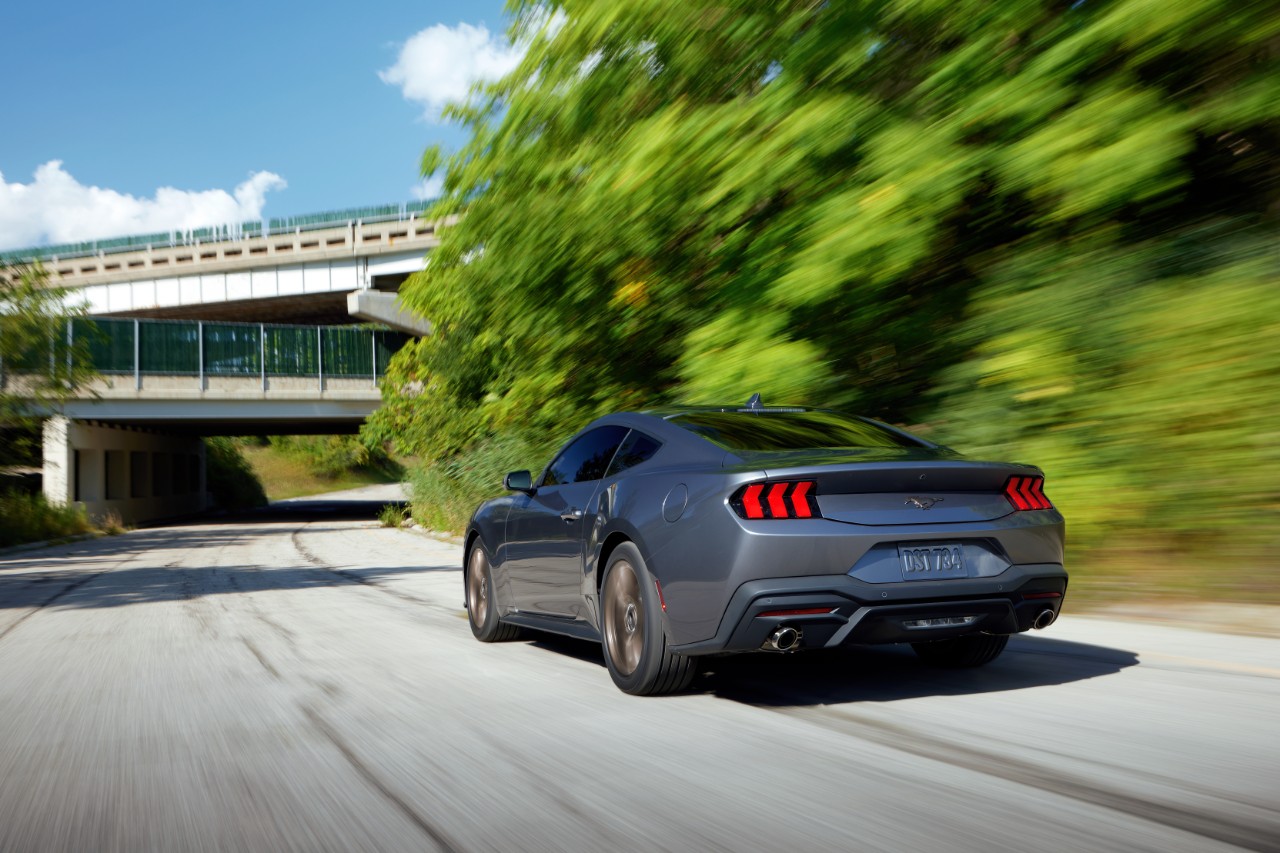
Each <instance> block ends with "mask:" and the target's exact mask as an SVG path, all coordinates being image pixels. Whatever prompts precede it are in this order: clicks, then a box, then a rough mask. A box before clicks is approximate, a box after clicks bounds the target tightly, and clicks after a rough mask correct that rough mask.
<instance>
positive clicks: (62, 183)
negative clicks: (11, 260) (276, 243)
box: [0, 160, 285, 249]
mask: <svg viewBox="0 0 1280 853" xmlns="http://www.w3.org/2000/svg"><path fill="white" fill-rule="evenodd" d="M284 187H285V181H284V178H281V177H280V176H279V175H276V174H273V173H272V172H255V173H253V174H252V175H250V176H249V179H248V180H246V181H245V182H244V183H242V184H240V185H239V186H237V187H236V188H235V189H234V190H233V191H232V192H230V193H228V192H227V191H226V190H199V191H193V190H179V189H174V188H173V187H160V188H159V189H158V190H156V194H155V196H154V197H153V198H138V197H137V196H133V195H128V194H127V193H121V192H116V191H115V190H110V189H104V188H102V187H86V186H85V185H84V184H82V183H80V182H79V181H77V180H76V179H75V178H73V177H72V176H71V174H70V173H69V172H67V171H66V170H65V169H63V168H62V161H61V160H50V161H49V162H48V163H45V164H44V165H43V166H40V167H39V168H37V169H36V171H35V175H34V176H33V179H32V181H31V183H29V184H19V183H12V184H11V183H8V182H6V181H5V179H4V175H3V174H0V248H9V249H12V248H23V247H27V246H38V245H43V244H49V243H75V242H79V241H81V240H96V239H100V238H104V237H122V236H126V235H130V234H147V233H151V232H158V231H186V230H189V229H192V228H201V227H204V226H208V225H225V224H231V223H238V222H244V221H246V220H251V219H260V218H261V217H262V208H263V205H264V204H265V203H266V197H267V193H268V192H270V191H271V190H278V189H283V188H284Z"/></svg>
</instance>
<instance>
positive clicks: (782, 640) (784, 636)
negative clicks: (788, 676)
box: [764, 627, 800, 652]
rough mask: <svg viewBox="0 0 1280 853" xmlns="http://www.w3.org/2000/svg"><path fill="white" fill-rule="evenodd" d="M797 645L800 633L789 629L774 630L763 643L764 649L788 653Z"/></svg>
mask: <svg viewBox="0 0 1280 853" xmlns="http://www.w3.org/2000/svg"><path fill="white" fill-rule="evenodd" d="M798 645H800V632H799V631H798V630H796V629H795V628H791V627H783V628H776V629H774V632H773V633H772V634H770V635H769V639H767V640H765V641H764V647H765V648H766V649H772V650H773V651H775V652H789V651H791V650H792V649H794V648H795V647H796V646H798Z"/></svg>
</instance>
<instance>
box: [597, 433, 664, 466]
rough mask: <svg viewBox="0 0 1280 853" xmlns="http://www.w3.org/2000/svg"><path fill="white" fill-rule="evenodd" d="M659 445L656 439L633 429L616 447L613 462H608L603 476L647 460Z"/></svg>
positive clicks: (656, 450)
mask: <svg viewBox="0 0 1280 853" xmlns="http://www.w3.org/2000/svg"><path fill="white" fill-rule="evenodd" d="M661 446H662V445H661V444H659V443H658V441H657V439H653V438H650V437H649V436H647V435H645V434H644V433H642V432H640V430H637V429H633V430H632V431H631V432H630V433H629V434H628V435H627V438H626V441H624V442H622V446H621V447H619V448H618V452H617V453H615V454H614V456H613V462H611V463H610V464H609V470H608V472H607V473H606V474H605V476H606V477H612V476H613V475H614V474H620V473H622V472H623V471H625V470H627V469H628V468H632V467H634V466H636V465H639V464H640V463H641V462H646V461H648V460H649V458H650V457H651V456H653V454H655V453H657V452H658V448H659V447H661Z"/></svg>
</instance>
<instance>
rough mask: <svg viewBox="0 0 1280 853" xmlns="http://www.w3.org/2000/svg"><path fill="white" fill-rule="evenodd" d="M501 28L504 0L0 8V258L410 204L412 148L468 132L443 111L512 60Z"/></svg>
mask: <svg viewBox="0 0 1280 853" xmlns="http://www.w3.org/2000/svg"><path fill="white" fill-rule="evenodd" d="M506 23H507V19H506V17H505V15H504V13H503V4H502V3H501V2H500V0H453V2H448V0H434V2H433V0H415V2H412V3H410V2H379V3H373V4H368V5H364V4H360V3H325V2H317V3H309V4H306V5H294V4H271V3H252V4H251V3H244V2H238V0H231V2H221V3H216V4H214V3H204V4H191V3H181V2H168V3H128V2H125V3H121V4H110V3H100V2H93V3H79V2H72V3H60V4H57V5H56V6H44V5H43V4H36V3H18V2H15V3H6V4H4V6H3V11H0V32H2V33H4V35H5V62H4V72H3V73H4V77H5V79H4V84H3V86H2V87H0V91H3V92H4V96H3V99H2V100H0V103H3V108H4V116H5V124H6V127H7V130H6V132H5V133H3V134H0V176H2V178H0V248H13V247H17V246H27V245H39V244H42V243H50V242H63V241H70V240H82V239H91V238H93V237H103V236H111V235H113V234H125V233H138V232H139V231H143V232H145V231H158V230H167V229H168V228H176V227H184V226H185V227H195V224H216V223H215V222H203V223H194V220H198V219H201V218H206V219H207V218H212V219H214V220H217V221H223V220H224V219H226V218H227V217H235V216H242V215H243V214H249V215H248V216H244V217H243V218H256V217H258V216H265V217H271V216H290V215H294V214H301V213H312V212H319V211H323V210H332V209H337V208H344V207H356V206H363V205H371V204H385V203H389V202H399V201H408V200H411V199H412V198H413V197H414V196H413V194H414V191H415V188H418V191H419V192H421V191H422V190H421V188H420V185H419V180H418V174H417V171H418V161H419V159H420V157H421V154H422V150H423V148H424V147H426V146H427V145H429V144H432V143H435V142H440V143H443V144H444V145H445V146H446V147H447V148H456V147H457V146H458V145H460V144H461V142H462V139H463V137H462V134H461V132H460V130H459V129H457V128H456V127H452V126H448V125H443V124H440V123H439V122H438V121H434V120H433V117H434V115H435V114H436V109H437V108H438V107H437V105H438V103H439V101H440V99H441V98H444V97H448V96H450V95H451V94H452V93H456V92H459V91H461V89H460V87H463V86H465V83H466V81H467V80H471V79H475V78H477V77H485V76H490V77H491V76H493V75H495V74H497V73H499V72H500V71H501V70H502V69H504V68H506V67H509V65H510V63H511V62H512V61H514V54H513V53H512V52H511V51H510V49H509V47H508V46H507V45H506V43H505V29H506ZM482 28H483V29H482ZM54 162H60V163H61V165H60V166H54V165H50V164H51V163H54ZM38 170H39V171H38ZM162 188H169V189H168V190H166V189H162ZM175 220H182V221H175ZM162 222H172V224H167V225H161V224H160V223H162ZM153 226H156V227H153Z"/></svg>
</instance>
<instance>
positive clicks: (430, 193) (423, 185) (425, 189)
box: [409, 174, 444, 201]
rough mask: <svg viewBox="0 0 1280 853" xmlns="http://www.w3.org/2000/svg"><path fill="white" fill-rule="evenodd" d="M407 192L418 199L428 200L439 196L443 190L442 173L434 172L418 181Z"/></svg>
mask: <svg viewBox="0 0 1280 853" xmlns="http://www.w3.org/2000/svg"><path fill="white" fill-rule="evenodd" d="M409 192H410V193H412V194H413V197H414V198H416V199H417V200H418V201H430V200H431V199H435V198H439V197H440V194H441V193H443V192H444V175H440V174H436V175H432V176H431V177H429V178H425V179H423V180H422V181H421V182H420V183H417V184H414V186H413V188H412V189H411V190H409Z"/></svg>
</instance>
